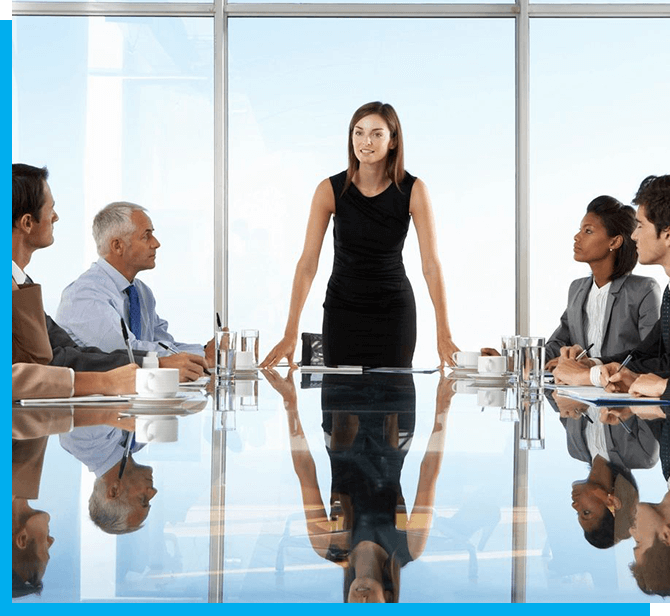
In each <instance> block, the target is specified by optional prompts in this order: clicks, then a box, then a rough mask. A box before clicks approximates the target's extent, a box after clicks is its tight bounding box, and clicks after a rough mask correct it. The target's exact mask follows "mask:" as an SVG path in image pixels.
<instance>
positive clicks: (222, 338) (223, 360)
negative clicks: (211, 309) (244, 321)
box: [214, 329, 237, 379]
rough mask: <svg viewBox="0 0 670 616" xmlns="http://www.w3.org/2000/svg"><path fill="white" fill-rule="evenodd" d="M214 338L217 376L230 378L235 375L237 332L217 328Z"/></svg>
mask: <svg viewBox="0 0 670 616" xmlns="http://www.w3.org/2000/svg"><path fill="white" fill-rule="evenodd" d="M214 338H215V350H216V376H217V377H219V378H221V379H230V378H232V376H233V369H234V365H235V346H236V344H237V332H231V331H227V330H219V329H217V330H216V335H215V337H214Z"/></svg>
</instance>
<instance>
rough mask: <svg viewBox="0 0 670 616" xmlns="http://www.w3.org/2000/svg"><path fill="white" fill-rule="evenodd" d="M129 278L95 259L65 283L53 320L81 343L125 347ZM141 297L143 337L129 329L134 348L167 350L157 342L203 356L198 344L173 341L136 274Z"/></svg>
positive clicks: (154, 303)
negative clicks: (75, 278) (71, 281)
mask: <svg viewBox="0 0 670 616" xmlns="http://www.w3.org/2000/svg"><path fill="white" fill-rule="evenodd" d="M129 284H130V282H128V280H126V278H125V276H124V275H123V274H121V273H120V272H119V271H118V270H117V269H116V268H114V267H113V266H111V265H110V264H109V263H107V261H105V260H104V259H98V261H96V262H95V263H93V265H91V267H90V268H89V270H88V271H86V272H84V273H83V274H82V275H81V276H79V278H77V280H75V281H74V282H73V283H71V284H70V285H68V286H67V287H66V288H65V290H64V291H63V294H62V295H61V300H60V305H59V306H58V312H57V313H56V319H55V320H56V323H58V325H60V326H61V327H62V328H63V329H64V330H65V331H67V333H68V334H70V336H71V337H72V339H73V340H74V341H75V342H76V343H77V344H78V345H81V346H97V347H98V348H100V349H102V350H103V351H107V352H110V351H114V350H116V349H123V348H125V346H126V344H125V342H124V340H123V335H122V333H121V317H123V318H124V319H125V321H126V325H129V324H130V319H129V314H128V311H129V308H130V300H129V299H128V294H127V293H126V292H125V289H126V288H127V287H128V285H129ZM133 284H134V285H135V288H136V289H137V293H138V295H139V299H140V309H141V312H142V339H141V340H138V339H137V338H135V335H134V334H133V333H132V332H131V331H128V336H129V339H130V342H131V345H132V347H133V349H136V350H139V351H157V352H158V355H159V356H160V355H167V354H168V352H167V351H166V350H165V349H163V347H161V346H160V345H159V344H158V342H159V341H160V342H163V343H165V344H167V345H168V346H169V347H170V348H171V349H173V350H174V351H177V352H182V351H185V352H187V353H193V354H195V355H201V356H203V355H204V354H205V351H204V348H203V346H202V345H201V344H185V343H183V342H176V341H175V339H174V338H173V337H172V336H171V335H170V334H169V333H168V323H167V321H165V320H164V319H161V318H160V317H159V316H158V315H157V314H156V300H155V299H154V294H153V293H152V292H151V289H150V288H149V287H148V286H147V285H146V284H144V283H143V282H142V281H141V280H139V279H138V278H135V280H134V281H133Z"/></svg>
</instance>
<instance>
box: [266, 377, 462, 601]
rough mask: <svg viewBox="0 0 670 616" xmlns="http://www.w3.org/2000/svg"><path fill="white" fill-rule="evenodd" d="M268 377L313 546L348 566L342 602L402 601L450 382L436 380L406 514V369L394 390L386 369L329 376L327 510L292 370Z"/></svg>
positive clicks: (409, 420)
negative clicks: (404, 571) (279, 403)
mask: <svg viewBox="0 0 670 616" xmlns="http://www.w3.org/2000/svg"><path fill="white" fill-rule="evenodd" d="M264 374H265V376H266V378H267V379H268V381H269V383H270V384H271V385H272V386H273V387H274V388H275V389H276V390H277V391H278V392H279V393H280V394H281V395H282V397H283V398H284V404H285V407H286V411H287V419H288V422H289V433H290V439H291V456H292V458H293V466H294V469H295V472H296V474H297V476H298V479H299V481H300V487H301V492H302V498H303V506H304V509H305V517H306V522H307V531H308V534H309V540H310V542H311V544H312V547H313V548H314V550H315V551H316V552H317V554H319V555H320V556H322V557H323V558H326V559H328V560H330V561H332V562H335V563H336V564H338V565H340V566H342V567H343V568H344V570H345V577H344V601H345V602H351V603H354V602H356V603H366V602H367V603H383V602H398V598H399V594H400V568H401V567H402V566H404V565H405V564H406V563H407V562H410V561H412V560H415V559H416V558H418V557H419V556H420V555H421V553H422V552H423V550H424V547H425V545H426V541H427V539H428V533H429V529H430V525H431V522H432V507H433V502H434V498H435V484H436V482H437V477H438V474H439V470H440V465H441V462H442V452H443V449H444V439H445V422H446V413H447V412H448V410H449V405H450V401H451V397H452V396H453V395H454V392H453V390H452V387H451V383H452V382H451V381H448V380H447V379H444V378H443V379H441V380H440V385H439V387H438V395H437V404H436V410H435V424H434V427H433V432H432V434H431V436H430V439H429V441H428V445H427V448H426V454H425V456H424V459H423V461H422V463H421V472H420V476H419V482H418V486H417V494H416V498H415V501H414V508H413V510H412V513H411V515H410V516H408V515H407V512H406V510H405V502H404V498H403V496H402V493H401V489H400V471H401V469H402V463H403V460H404V457H405V455H406V453H407V448H408V447H409V440H410V439H411V435H412V432H413V426H414V405H415V393H414V385H413V381H412V378H411V375H409V376H408V377H407V380H405V378H404V377H405V376H406V375H403V376H402V377H401V376H400V375H390V376H391V377H392V378H395V380H396V383H397V387H394V386H393V384H392V383H390V382H389V381H388V379H386V378H385V377H387V376H388V375H362V376H355V377H349V379H348V380H347V378H346V377H343V376H342V375H326V376H327V377H329V378H324V390H323V396H322V403H323V405H324V430H325V433H326V437H327V439H326V440H327V443H328V445H327V447H328V451H329V455H330V457H331V466H332V488H331V514H330V516H328V515H327V514H326V510H325V507H324V504H323V501H322V500H321V495H320V491H319V486H318V481H317V476H316V468H315V464H314V459H313V458H312V456H311V453H310V451H309V446H308V444H307V441H306V439H305V435H304V432H303V430H302V426H301V423H300V417H299V415H298V408H297V397H296V393H295V388H294V385H293V378H292V373H291V372H290V373H289V376H288V377H287V378H286V379H282V378H281V377H280V376H279V374H278V373H276V372H275V371H274V370H270V371H264ZM331 377H332V378H331ZM344 381H346V382H344ZM375 381H377V383H376V384H377V385H378V387H376V388H375ZM329 385H332V387H329Z"/></svg>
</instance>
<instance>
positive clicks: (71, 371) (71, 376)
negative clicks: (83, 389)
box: [68, 368, 74, 398]
mask: <svg viewBox="0 0 670 616" xmlns="http://www.w3.org/2000/svg"><path fill="white" fill-rule="evenodd" d="M68 370H69V371H70V380H71V381H72V389H71V390H70V398H72V396H74V370H73V369H72V368H68Z"/></svg>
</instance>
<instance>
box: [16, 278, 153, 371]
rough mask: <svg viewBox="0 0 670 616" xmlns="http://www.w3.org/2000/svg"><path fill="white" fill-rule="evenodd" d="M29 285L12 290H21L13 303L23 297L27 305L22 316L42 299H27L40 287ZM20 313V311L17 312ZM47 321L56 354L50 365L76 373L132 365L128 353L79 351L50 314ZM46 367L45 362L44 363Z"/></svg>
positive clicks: (36, 297) (89, 349)
mask: <svg viewBox="0 0 670 616" xmlns="http://www.w3.org/2000/svg"><path fill="white" fill-rule="evenodd" d="M26 282H27V284H25V285H18V287H17V286H16V284H15V283H14V284H13V286H12V289H13V290H14V291H16V290H18V291H19V292H20V293H17V294H16V296H14V293H13V294H12V295H13V297H12V303H14V302H17V301H18V300H17V299H15V297H16V298H18V297H23V298H24V299H26V300H27V301H24V304H25V305H24V306H23V310H21V311H18V312H22V313H30V312H35V309H36V305H33V306H32V307H31V306H29V305H28V304H29V303H30V302H38V301H39V303H40V304H41V295H39V296H37V295H32V294H31V295H28V293H30V290H31V289H34V288H35V287H37V289H38V290H39V285H36V284H34V283H33V281H32V280H31V279H30V278H28V279H27V280H26ZM39 310H40V311H41V312H44V309H43V308H42V306H41V305H40V308H39ZM15 312H17V311H15ZM44 317H45V319H46V329H47V333H48V335H49V343H50V344H51V351H52V354H53V359H52V360H51V362H50V364H51V365H52V366H67V367H68V368H72V369H73V370H75V371H76V372H106V371H107V370H112V369H113V368H118V367H119V366H125V365H126V364H128V363H130V360H129V359H128V352H127V351H126V350H125V349H119V350H117V351H112V352H111V353H105V352H104V351H102V350H100V349H99V348H97V347H80V346H77V344H76V343H75V342H74V340H72V338H70V335H69V334H68V333H67V332H66V331H65V330H64V329H63V328H62V327H60V325H58V324H57V323H56V322H55V321H54V320H53V319H52V318H51V317H50V316H49V315H48V314H46V313H44ZM13 346H14V347H16V346H17V344H16V341H15V342H14V343H13ZM145 355H146V352H143V351H135V352H134V353H133V356H134V357H135V358H140V357H144V356H145ZM14 361H22V362H25V361H28V362H35V361H39V360H37V359H35V358H26V357H23V356H21V357H18V358H16V359H14ZM44 363H46V362H44Z"/></svg>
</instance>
